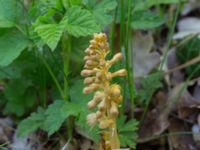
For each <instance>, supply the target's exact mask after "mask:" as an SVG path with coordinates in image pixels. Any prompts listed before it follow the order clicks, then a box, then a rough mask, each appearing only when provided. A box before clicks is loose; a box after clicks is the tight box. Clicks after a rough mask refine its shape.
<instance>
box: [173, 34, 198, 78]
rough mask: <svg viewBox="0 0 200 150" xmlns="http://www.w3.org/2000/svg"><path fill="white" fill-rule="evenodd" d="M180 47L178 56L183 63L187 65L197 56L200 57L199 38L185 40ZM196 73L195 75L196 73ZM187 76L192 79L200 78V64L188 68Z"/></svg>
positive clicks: (177, 52)
mask: <svg viewBox="0 0 200 150" xmlns="http://www.w3.org/2000/svg"><path fill="white" fill-rule="evenodd" d="M183 41H184V42H182V44H180V46H178V48H177V50H176V56H177V58H178V60H179V61H180V62H181V63H186V62H188V61H190V60H192V59H194V58H195V57H197V56H200V38H199V37H198V36H194V37H189V38H188V39H186V40H185V39H184V40H183ZM194 71H195V73H194ZM186 74H187V75H188V76H191V75H192V78H194V77H199V76H200V63H196V64H193V65H190V66H188V67H187V68H186Z"/></svg>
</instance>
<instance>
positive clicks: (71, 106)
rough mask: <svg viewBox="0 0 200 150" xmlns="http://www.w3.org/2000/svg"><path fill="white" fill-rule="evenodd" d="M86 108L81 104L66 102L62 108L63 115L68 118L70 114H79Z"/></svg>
mask: <svg viewBox="0 0 200 150" xmlns="http://www.w3.org/2000/svg"><path fill="white" fill-rule="evenodd" d="M83 110H84V108H83V107H82V106H81V105H78V104H77V103H73V102H66V103H65V104H64V106H63V107H62V108H61V111H62V115H63V117H65V118H67V117H69V116H78V115H79V114H80V113H82V112H83Z"/></svg>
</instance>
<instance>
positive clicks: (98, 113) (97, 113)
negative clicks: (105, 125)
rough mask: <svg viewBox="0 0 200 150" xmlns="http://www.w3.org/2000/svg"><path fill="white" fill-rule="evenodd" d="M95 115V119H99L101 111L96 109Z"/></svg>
mask: <svg viewBox="0 0 200 150" xmlns="http://www.w3.org/2000/svg"><path fill="white" fill-rule="evenodd" d="M96 116H97V119H99V118H100V117H101V116H102V112H100V111H97V112H96Z"/></svg>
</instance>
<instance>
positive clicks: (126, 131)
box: [117, 116, 139, 149]
mask: <svg viewBox="0 0 200 150" xmlns="http://www.w3.org/2000/svg"><path fill="white" fill-rule="evenodd" d="M138 125H139V122H138V121H137V120H135V119H132V120H129V121H128V122H126V118H125V116H121V117H120V118H119V119H118V121H117V127H118V130H119V131H118V132H119V139H120V143H121V146H122V147H127V146H129V147H130V148H133V149H135V147H136V144H137V138H138V135H137V130H138Z"/></svg>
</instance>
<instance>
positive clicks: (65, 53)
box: [62, 34, 71, 101]
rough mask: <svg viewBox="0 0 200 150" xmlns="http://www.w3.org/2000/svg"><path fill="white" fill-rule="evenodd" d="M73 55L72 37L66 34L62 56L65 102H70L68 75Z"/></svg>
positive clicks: (63, 38) (63, 40) (63, 39)
mask: <svg viewBox="0 0 200 150" xmlns="http://www.w3.org/2000/svg"><path fill="white" fill-rule="evenodd" d="M70 53H71V37H70V35H66V34H64V35H63V37H62V56H63V72H64V100H65V101H69V85H68V79H67V78H68V74H69V61H70Z"/></svg>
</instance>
